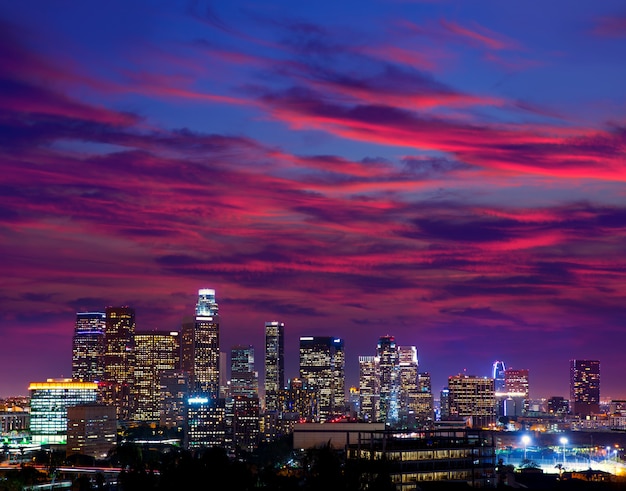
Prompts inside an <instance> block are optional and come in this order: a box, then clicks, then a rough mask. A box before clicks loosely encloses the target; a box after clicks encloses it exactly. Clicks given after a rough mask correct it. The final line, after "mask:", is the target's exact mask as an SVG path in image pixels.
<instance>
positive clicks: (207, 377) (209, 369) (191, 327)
mask: <svg viewBox="0 0 626 491" xmlns="http://www.w3.org/2000/svg"><path fill="white" fill-rule="evenodd" d="M219 327H220V324H219V310H218V305H217V302H216V301H215V290H213V289H209V288H202V289H200V290H198V302H197V304H196V315H195V317H194V318H193V319H185V320H184V321H183V324H182V332H181V353H182V355H181V356H182V358H181V368H182V369H183V370H185V371H186V372H187V373H189V383H190V389H191V391H193V392H196V393H203V394H208V395H209V397H212V398H216V397H219V394H220V342H219V341H220V339H219Z"/></svg>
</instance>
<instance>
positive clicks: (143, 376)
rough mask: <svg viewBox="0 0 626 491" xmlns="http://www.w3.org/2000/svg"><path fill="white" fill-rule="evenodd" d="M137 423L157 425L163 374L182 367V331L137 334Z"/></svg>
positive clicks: (135, 386)
mask: <svg viewBox="0 0 626 491" xmlns="http://www.w3.org/2000/svg"><path fill="white" fill-rule="evenodd" d="M134 346H135V352H134V358H135V364H134V385H133V386H134V411H133V420H135V421H147V422H152V423H156V422H158V421H159V420H160V413H161V385H160V382H161V374H162V373H163V372H164V371H165V370H174V369H176V368H178V366H179V364H180V343H179V337H178V332H176V331H172V332H159V331H137V332H136V333H135V345H134Z"/></svg>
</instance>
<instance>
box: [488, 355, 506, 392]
mask: <svg viewBox="0 0 626 491" xmlns="http://www.w3.org/2000/svg"><path fill="white" fill-rule="evenodd" d="M505 371H506V366H505V365H504V362H503V361H501V360H496V361H494V362H493V366H492V368H491V377H492V378H493V381H494V388H495V391H496V393H501V392H505V391H506V388H505V386H506V380H505V377H506V376H505Z"/></svg>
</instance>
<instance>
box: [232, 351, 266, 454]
mask: <svg viewBox="0 0 626 491" xmlns="http://www.w3.org/2000/svg"><path fill="white" fill-rule="evenodd" d="M230 373H231V377H230V397H229V398H228V399H227V400H226V428H227V431H226V438H227V447H228V448H231V449H233V450H237V449H240V450H246V451H249V452H251V451H252V450H254V449H255V448H256V447H257V445H258V443H259V381H258V380H259V377H258V373H257V372H256V371H255V370H254V348H253V347H252V346H250V345H248V346H244V345H238V346H234V347H233V348H232V349H231V363H230Z"/></svg>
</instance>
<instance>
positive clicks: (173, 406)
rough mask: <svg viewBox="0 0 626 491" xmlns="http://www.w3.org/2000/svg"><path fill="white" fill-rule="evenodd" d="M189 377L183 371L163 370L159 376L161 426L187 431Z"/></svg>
mask: <svg viewBox="0 0 626 491" xmlns="http://www.w3.org/2000/svg"><path fill="white" fill-rule="evenodd" d="M188 395H189V375H188V374H187V373H186V372H184V371H182V370H163V371H162V372H161V374H160V376H159V406H160V408H161V410H160V412H159V425H161V426H165V427H166V428H178V429H180V430H184V429H185V421H186V417H187V414H186V405H187V397H188Z"/></svg>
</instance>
